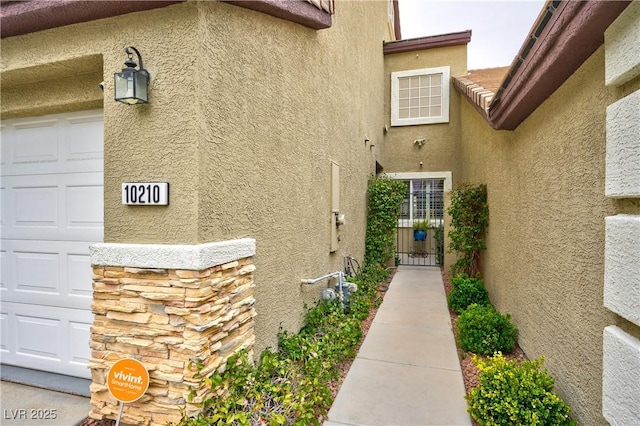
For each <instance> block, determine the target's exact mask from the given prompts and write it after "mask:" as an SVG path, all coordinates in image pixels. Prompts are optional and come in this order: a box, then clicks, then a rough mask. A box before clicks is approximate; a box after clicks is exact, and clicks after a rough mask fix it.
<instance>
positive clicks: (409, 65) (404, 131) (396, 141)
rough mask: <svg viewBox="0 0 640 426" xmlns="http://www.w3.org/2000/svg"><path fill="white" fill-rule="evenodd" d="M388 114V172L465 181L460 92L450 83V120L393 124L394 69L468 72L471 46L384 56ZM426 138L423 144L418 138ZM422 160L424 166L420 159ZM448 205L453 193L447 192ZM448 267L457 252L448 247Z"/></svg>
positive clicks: (385, 156) (385, 154)
mask: <svg viewBox="0 0 640 426" xmlns="http://www.w3.org/2000/svg"><path fill="white" fill-rule="evenodd" d="M384 65H385V67H384V88H385V94H384V117H385V123H386V125H387V127H388V129H389V130H388V132H386V133H385V134H384V151H383V160H382V166H383V167H384V172H386V173H396V172H451V173H452V179H453V184H454V185H455V184H457V183H459V182H461V180H460V170H461V163H460V160H459V155H460V125H461V124H460V120H461V117H460V103H461V97H460V94H459V93H458V92H457V91H456V90H455V89H454V87H453V84H452V83H450V84H449V122H448V123H439V124H428V125H415V126H395V127H391V73H392V72H396V71H408V70H414V69H421V68H435V67H442V66H449V67H450V75H451V77H453V76H457V75H464V74H465V73H466V72H467V46H466V45H461V46H449V47H439V48H433V49H424V50H417V51H413V52H404V53H394V54H388V55H385V57H384ZM418 138H424V139H425V140H426V142H425V144H424V145H423V146H422V147H419V146H418V145H417V144H415V143H414V141H415V140H416V139H418ZM421 162H422V166H420V163H421ZM444 202H445V209H446V208H448V207H449V205H450V196H449V194H447V195H446V196H445V200H444ZM444 222H445V223H444V225H445V247H448V245H449V238H448V233H449V230H450V223H449V222H450V221H449V217H448V216H447V215H445V220H444ZM444 261H445V268H446V269H448V268H449V267H450V266H451V264H453V263H454V262H455V256H454V254H452V253H447V251H446V250H445V259H444Z"/></svg>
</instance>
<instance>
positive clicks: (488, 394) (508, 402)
mask: <svg viewBox="0 0 640 426" xmlns="http://www.w3.org/2000/svg"><path fill="white" fill-rule="evenodd" d="M474 362H475V363H476V365H477V366H478V369H479V370H480V374H479V376H478V382H479V384H478V387H476V388H474V389H472V390H471V392H469V394H468V395H467V396H466V399H467V402H468V411H469V413H470V414H471V416H472V417H473V418H474V419H475V420H476V421H477V422H478V423H479V424H480V425H483V426H484V425H532V426H534V425H563V426H564V425H576V424H577V422H576V421H575V420H573V419H571V418H569V412H570V411H571V407H569V405H567V404H566V403H565V402H564V401H563V400H562V399H561V398H560V397H559V396H558V394H556V393H555V392H554V391H553V384H554V380H553V377H551V376H549V374H548V373H547V371H546V370H544V369H542V367H543V363H544V359H543V358H540V359H537V360H534V361H523V362H522V363H521V364H520V365H517V363H516V361H515V360H512V361H508V360H505V359H504V357H503V356H502V354H496V355H495V356H493V357H491V358H488V359H486V360H482V359H479V358H478V357H474Z"/></svg>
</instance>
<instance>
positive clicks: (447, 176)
mask: <svg viewBox="0 0 640 426" xmlns="http://www.w3.org/2000/svg"><path fill="white" fill-rule="evenodd" d="M384 175H385V176H387V177H389V178H391V179H397V180H411V179H444V192H450V191H451V189H452V188H453V178H452V175H451V172H413V173H385V174H384Z"/></svg>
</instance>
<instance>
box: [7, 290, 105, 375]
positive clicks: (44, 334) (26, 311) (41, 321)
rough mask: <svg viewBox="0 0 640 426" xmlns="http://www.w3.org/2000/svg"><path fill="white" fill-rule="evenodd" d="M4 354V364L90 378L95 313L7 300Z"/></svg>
mask: <svg viewBox="0 0 640 426" xmlns="http://www.w3.org/2000/svg"><path fill="white" fill-rule="evenodd" d="M1 305H2V306H1V309H0V311H1V313H0V320H1V322H2V331H3V332H2V336H0V341H1V342H0V351H1V353H2V362H3V364H10V365H19V366H23V367H28V368H34V369H37V370H46V371H55V372H58V373H61V374H68V375H72V376H78V377H87V378H88V377H89V376H90V374H89V371H88V370H87V367H86V365H87V363H88V362H89V358H90V354H91V350H90V348H89V345H88V342H89V338H90V327H91V323H92V322H93V315H92V314H91V312H88V311H85V310H81V309H61V308H56V307H51V306H38V307H37V314H34V313H33V311H34V309H33V306H30V305H27V304H22V303H12V302H5V301H3V302H2V304H1Z"/></svg>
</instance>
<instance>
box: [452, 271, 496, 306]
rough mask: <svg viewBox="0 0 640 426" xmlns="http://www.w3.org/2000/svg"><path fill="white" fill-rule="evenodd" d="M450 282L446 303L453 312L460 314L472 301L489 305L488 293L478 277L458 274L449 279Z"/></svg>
mask: <svg viewBox="0 0 640 426" xmlns="http://www.w3.org/2000/svg"><path fill="white" fill-rule="evenodd" d="M451 284H452V285H453V289H452V290H451V293H450V294H449V297H448V298H447V303H448V304H449V307H450V308H451V309H453V310H454V311H455V313H457V314H461V313H462V311H464V310H465V309H467V306H469V305H471V304H472V303H477V304H478V305H491V301H490V300H489V293H487V289H486V288H485V287H484V283H483V282H482V280H481V279H480V278H469V276H467V275H466V274H460V275H456V276H455V277H453V278H452V279H451Z"/></svg>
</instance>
